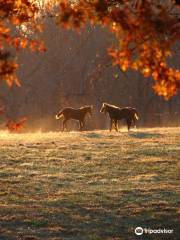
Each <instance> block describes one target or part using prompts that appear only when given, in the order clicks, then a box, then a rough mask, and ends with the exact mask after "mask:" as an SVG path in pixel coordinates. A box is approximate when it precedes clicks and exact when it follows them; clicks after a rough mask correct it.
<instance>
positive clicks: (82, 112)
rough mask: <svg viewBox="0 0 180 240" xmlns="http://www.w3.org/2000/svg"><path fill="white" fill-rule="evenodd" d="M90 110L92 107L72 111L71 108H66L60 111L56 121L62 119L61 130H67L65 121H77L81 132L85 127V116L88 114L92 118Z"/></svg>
mask: <svg viewBox="0 0 180 240" xmlns="http://www.w3.org/2000/svg"><path fill="white" fill-rule="evenodd" d="M92 109H93V106H84V107H81V108H78V109H74V108H71V107H67V108H64V109H62V110H61V111H60V112H59V113H58V114H57V115H56V119H60V118H62V117H63V118H64V120H63V129H62V131H64V129H65V128H66V129H67V125H66V123H67V121H68V120H70V119H74V120H78V121H79V130H80V131H82V130H83V128H84V126H85V116H86V114H87V113H89V115H90V116H92Z"/></svg>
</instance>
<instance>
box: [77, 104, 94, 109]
mask: <svg viewBox="0 0 180 240" xmlns="http://www.w3.org/2000/svg"><path fill="white" fill-rule="evenodd" d="M85 108H92V106H89V105H85V106H83V107H80V109H85Z"/></svg>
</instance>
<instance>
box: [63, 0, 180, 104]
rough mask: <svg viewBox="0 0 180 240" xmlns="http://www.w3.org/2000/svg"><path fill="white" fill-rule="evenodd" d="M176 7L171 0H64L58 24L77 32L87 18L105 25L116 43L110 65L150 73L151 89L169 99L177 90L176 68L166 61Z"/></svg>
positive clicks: (177, 29)
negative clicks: (74, 0)
mask: <svg viewBox="0 0 180 240" xmlns="http://www.w3.org/2000/svg"><path fill="white" fill-rule="evenodd" d="M178 6H179V5H177V4H176V3H175V1H171V0H169V1H168V0H165V1H163V2H162V1H153V0H143V1H142V0H139V1H133V0H132V1H130V0H129V1H126V0H121V1H116V0H94V1H84V0H79V1H76V2H73V3H72V2H71V1H68V0H64V1H60V14H59V17H58V24H60V25H61V26H63V27H66V28H75V29H77V30H78V31H80V28H81V27H82V26H84V24H85V23H86V22H87V21H89V22H90V23H91V24H99V25H102V26H106V27H108V28H109V29H110V31H112V32H113V33H114V34H115V35H116V38H117V40H118V42H119V44H118V47H117V48H116V49H114V48H109V50H108V52H109V54H110V55H111V56H112V57H113V62H114V64H117V65H119V66H120V67H121V69H122V70H123V71H126V70H128V69H133V70H137V71H140V72H141V73H142V74H143V75H144V76H145V77H149V76H152V77H153V79H154V90H155V92H156V93H157V94H159V95H161V96H163V97H164V98H166V99H169V98H171V97H172V96H173V95H175V94H176V93H177V92H178V90H179V89H180V71H179V70H177V69H173V68H171V67H169V66H168V64H167V58H168V57H170V56H171V52H172V47H173V45H174V44H175V43H176V42H177V41H178V40H179V38H180V23H179V18H178V13H179V14H180V12H179V7H178Z"/></svg>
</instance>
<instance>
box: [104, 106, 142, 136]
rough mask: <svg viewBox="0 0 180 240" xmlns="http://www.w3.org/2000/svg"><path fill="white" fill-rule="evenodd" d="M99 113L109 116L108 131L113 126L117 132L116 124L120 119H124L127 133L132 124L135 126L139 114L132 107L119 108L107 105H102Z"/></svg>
mask: <svg viewBox="0 0 180 240" xmlns="http://www.w3.org/2000/svg"><path fill="white" fill-rule="evenodd" d="M100 112H102V113H108V114H109V117H110V120H111V121H110V129H109V130H110V131H111V130H112V127H113V125H114V127H115V130H116V131H117V132H118V125H117V122H118V120H121V119H124V120H125V121H126V123H127V128H128V131H129V130H130V127H131V125H132V123H133V125H135V122H136V120H138V119H139V114H138V112H137V110H136V109H135V108H132V107H125V108H119V107H117V106H114V105H111V104H108V103H103V104H102V107H101V110H100Z"/></svg>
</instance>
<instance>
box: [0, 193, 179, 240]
mask: <svg viewBox="0 0 180 240" xmlns="http://www.w3.org/2000/svg"><path fill="white" fill-rule="evenodd" d="M174 194H175V193H173V192H168V194H166V192H163V191H162V192H161V190H158V191H157V190H153V191H152V192H151V191H142V190H138V189H137V190H136V191H135V190H128V191H124V192H123V191H122V193H121V197H118V196H117V197H116V198H113V197H111V196H106V195H104V198H102V199H101V200H102V201H99V202H96V203H95V202H93V199H95V197H97V196H98V197H99V192H97V196H96V193H94V194H93V195H89V196H88V199H91V200H89V201H87V199H86V200H83V199H81V197H82V196H81V193H77V194H73V195H71V196H70V198H64V199H57V200H55V201H53V200H46V201H44V202H41V203H40V205H39V207H38V208H37V206H36V209H35V208H34V207H33V205H32V206H30V205H29V207H27V206H28V205H25V206H22V208H20V209H19V210H18V208H17V209H16V208H14V209H11V211H7V213H6V211H4V212H3V215H4V214H5V213H6V219H5V220H3V221H2V222H1V234H0V239H1V240H16V239H17V240H33V239H37V240H42V239H43V240H101V239H103V240H136V239H137V237H136V236H135V234H134V229H135V228H136V227H138V226H141V227H142V228H151V229H158V228H162V229H164V228H167V229H174V233H173V235H169V234H162V235H158V238H157V235H155V234H154V235H153V234H152V235H148V236H143V237H142V238H141V237H138V239H140V240H144V239H148V240H151V239H152V240H156V239H158V240H161V239H162V240H165V239H173V240H178V239H179V235H178V232H177V230H178V214H177V212H176V209H175V207H176V204H173V202H168V199H170V198H169V197H170V196H169V195H174ZM76 195H77V196H76ZM159 195H161V199H162V200H163V198H164V199H165V200H166V201H165V200H164V201H159V200H158V199H157V196H159ZM86 197H87V196H86ZM132 197H133V199H134V201H132ZM79 198H80V199H79ZM174 198H175V199H176V198H177V195H176V194H175V195H174ZM78 199H79V200H78ZM129 199H130V200H129ZM137 199H138V201H137ZM142 199H144V201H142ZM147 199H148V200H149V201H148V202H147ZM99 200H100V199H99ZM6 210H7V209H6ZM30 210H31V212H30ZM1 212H2V209H1ZM27 213H29V214H27ZM8 215H9V220H8ZM12 216H14V217H13V218H12ZM32 216H33V218H32ZM31 218H32V219H31ZM3 219H4V218H3Z"/></svg>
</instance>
